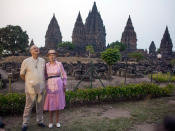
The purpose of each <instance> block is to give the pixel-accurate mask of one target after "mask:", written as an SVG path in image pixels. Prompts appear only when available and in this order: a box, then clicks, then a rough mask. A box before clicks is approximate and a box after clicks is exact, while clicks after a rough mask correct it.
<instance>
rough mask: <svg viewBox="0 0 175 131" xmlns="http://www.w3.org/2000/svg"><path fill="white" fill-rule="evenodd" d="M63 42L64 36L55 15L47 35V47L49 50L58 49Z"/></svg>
mask: <svg viewBox="0 0 175 131" xmlns="http://www.w3.org/2000/svg"><path fill="white" fill-rule="evenodd" d="M61 42H62V35H61V31H60V27H59V25H58V22H57V20H56V18H55V14H54V15H53V17H52V19H51V21H50V24H49V26H48V29H47V32H46V35H45V47H46V48H47V49H56V48H57V46H58V44H59V43H61Z"/></svg>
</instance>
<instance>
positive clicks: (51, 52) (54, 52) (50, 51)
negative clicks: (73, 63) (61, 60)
mask: <svg viewBox="0 0 175 131" xmlns="http://www.w3.org/2000/svg"><path fill="white" fill-rule="evenodd" d="M50 54H55V55H56V56H58V53H57V52H56V51H55V50H53V49H52V50H49V51H48V53H47V56H49V55H50Z"/></svg>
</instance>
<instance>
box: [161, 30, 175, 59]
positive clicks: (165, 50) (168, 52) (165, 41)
mask: <svg viewBox="0 0 175 131" xmlns="http://www.w3.org/2000/svg"><path fill="white" fill-rule="evenodd" d="M172 48H173V43H172V40H171V37H170V34H169V31H168V27H166V29H165V33H164V35H163V38H162V40H161V43H160V53H161V54H162V57H163V58H170V57H172Z"/></svg>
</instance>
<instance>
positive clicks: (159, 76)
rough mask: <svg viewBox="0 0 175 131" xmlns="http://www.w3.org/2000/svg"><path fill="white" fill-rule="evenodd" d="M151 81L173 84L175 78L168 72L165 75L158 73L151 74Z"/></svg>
mask: <svg viewBox="0 0 175 131" xmlns="http://www.w3.org/2000/svg"><path fill="white" fill-rule="evenodd" d="M149 78H151V75H149ZM152 79H153V80H155V81H157V82H160V83H161V82H175V76H174V75H171V74H170V73H169V72H168V73H166V74H162V73H158V74H153V75H152Z"/></svg>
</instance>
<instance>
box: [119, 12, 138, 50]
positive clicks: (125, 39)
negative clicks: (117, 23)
mask: <svg viewBox="0 0 175 131" xmlns="http://www.w3.org/2000/svg"><path fill="white" fill-rule="evenodd" d="M121 43H123V44H124V45H126V51H127V52H134V51H136V50H137V36H136V32H135V31H134V27H133V25H132V21H131V17H130V15H129V18H128V21H127V24H126V26H125V29H124V32H123V33H122V37H121Z"/></svg>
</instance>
